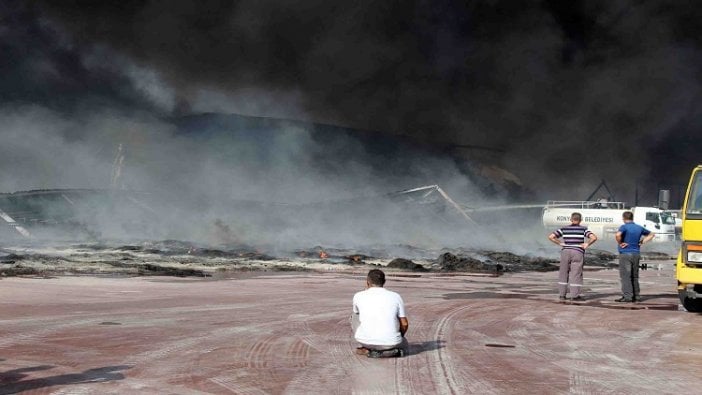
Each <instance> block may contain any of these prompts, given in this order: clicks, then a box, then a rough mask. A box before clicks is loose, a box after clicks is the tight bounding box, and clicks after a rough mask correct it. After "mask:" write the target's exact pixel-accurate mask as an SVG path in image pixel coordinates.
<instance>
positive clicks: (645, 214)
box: [542, 201, 675, 242]
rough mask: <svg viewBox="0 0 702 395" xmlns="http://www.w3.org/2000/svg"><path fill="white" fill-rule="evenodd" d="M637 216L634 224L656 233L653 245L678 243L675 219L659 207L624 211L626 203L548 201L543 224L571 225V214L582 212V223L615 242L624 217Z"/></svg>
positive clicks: (549, 228)
mask: <svg viewBox="0 0 702 395" xmlns="http://www.w3.org/2000/svg"><path fill="white" fill-rule="evenodd" d="M625 211H631V212H632V213H634V222H635V223H637V224H639V225H641V226H643V227H644V228H646V229H648V230H650V231H651V232H653V233H655V234H656V237H655V238H654V239H653V240H652V241H654V242H666V241H668V242H669V241H674V240H675V219H674V218H673V217H672V216H671V215H670V214H668V213H666V212H664V211H663V210H661V209H659V208H656V207H632V208H629V209H627V208H625V206H624V203H623V202H604V203H603V202H587V201H578V202H573V201H549V202H548V203H546V206H545V207H544V210H543V215H542V221H543V224H544V227H545V228H546V229H548V230H555V229H557V228H560V227H563V226H566V225H569V224H570V215H571V214H572V213H574V212H579V213H580V214H581V215H582V216H583V219H582V222H581V224H582V225H584V226H587V227H588V229H589V230H590V231H592V232H593V233H595V234H596V235H597V237H598V238H599V239H604V240H608V239H614V234H615V233H617V230H618V229H619V227H620V226H621V225H622V224H623V223H624V221H622V214H623V213H624V212H625Z"/></svg>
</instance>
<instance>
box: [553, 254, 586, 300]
mask: <svg viewBox="0 0 702 395" xmlns="http://www.w3.org/2000/svg"><path fill="white" fill-rule="evenodd" d="M584 263H585V254H583V253H582V252H580V251H578V250H571V249H564V250H561V264H560V267H559V269H558V296H560V297H565V296H566V293H570V297H571V298H575V297H576V296H579V295H580V289H581V288H582V287H583V264H584Z"/></svg>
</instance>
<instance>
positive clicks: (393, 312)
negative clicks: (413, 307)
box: [353, 287, 406, 346]
mask: <svg viewBox="0 0 702 395" xmlns="http://www.w3.org/2000/svg"><path fill="white" fill-rule="evenodd" d="M353 312H354V313H355V314H358V319H359V321H360V322H361V325H359V326H358V329H356V333H355V335H354V337H355V338H356V341H358V342H359V343H362V344H370V345H378V346H394V345H396V344H399V343H400V342H402V335H401V334H400V322H399V320H398V317H406V315H405V304H404V303H403V302H402V298H401V297H400V295H399V294H397V293H396V292H392V291H388V290H387V289H385V288H382V287H370V288H368V289H366V290H365V291H360V292H356V294H355V295H354V296H353Z"/></svg>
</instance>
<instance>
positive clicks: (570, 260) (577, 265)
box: [548, 213, 597, 300]
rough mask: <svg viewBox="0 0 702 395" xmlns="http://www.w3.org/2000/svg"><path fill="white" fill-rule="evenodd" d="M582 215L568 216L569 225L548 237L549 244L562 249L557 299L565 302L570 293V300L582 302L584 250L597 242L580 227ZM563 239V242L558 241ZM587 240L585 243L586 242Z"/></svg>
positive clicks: (585, 229)
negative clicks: (556, 245) (551, 243)
mask: <svg viewBox="0 0 702 395" xmlns="http://www.w3.org/2000/svg"><path fill="white" fill-rule="evenodd" d="M580 221H582V215H580V213H573V214H571V215H570V222H571V223H570V225H568V226H564V227H562V228H560V229H556V230H555V231H554V232H553V233H551V234H550V235H548V239H549V240H551V242H553V243H555V244H558V245H559V246H561V247H563V248H562V249H561V265H560V269H559V270H558V299H560V300H565V299H566V294H567V293H570V298H571V299H572V300H584V299H583V297H582V296H581V295H580V289H581V288H582V286H583V264H584V263H585V249H586V248H588V247H589V246H591V245H592V244H593V243H595V241H597V236H596V235H595V234H594V233H592V232H590V231H589V230H587V226H581V225H580ZM561 238H563V241H561V240H560V239H561ZM586 239H587V241H586Z"/></svg>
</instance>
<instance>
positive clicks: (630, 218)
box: [622, 211, 634, 221]
mask: <svg viewBox="0 0 702 395" xmlns="http://www.w3.org/2000/svg"><path fill="white" fill-rule="evenodd" d="M622 218H624V220H626V221H633V220H634V213H632V212H631V211H625V212H624V214H622Z"/></svg>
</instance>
